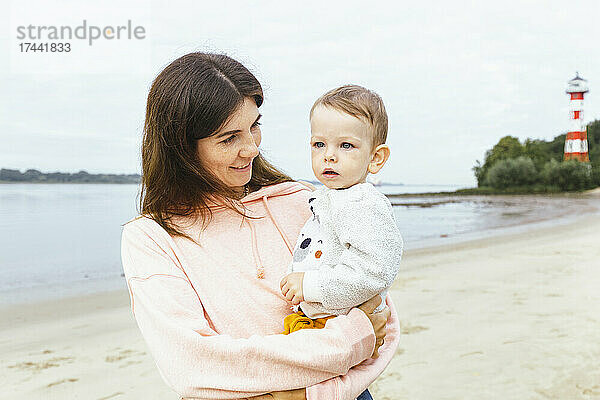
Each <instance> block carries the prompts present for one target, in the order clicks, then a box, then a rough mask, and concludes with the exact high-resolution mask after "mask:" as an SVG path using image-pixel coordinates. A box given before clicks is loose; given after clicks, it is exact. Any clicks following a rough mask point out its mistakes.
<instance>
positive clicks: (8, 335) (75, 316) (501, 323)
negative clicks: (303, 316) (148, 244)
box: [0, 216, 600, 400]
mask: <svg viewBox="0 0 600 400" xmlns="http://www.w3.org/2000/svg"><path fill="white" fill-rule="evenodd" d="M599 243H600V216H588V217H585V218H580V219H574V222H573V223H571V224H569V225H562V226H559V227H552V228H548V227H545V228H537V229H534V230H530V231H527V232H524V233H518V234H512V235H505V236H498V237H491V238H486V239H481V240H477V241H471V242H464V243H460V244H454V245H447V246H441V247H435V248H427V249H420V250H414V251H410V252H407V253H406V255H405V259H404V261H403V265H402V269H401V273H400V275H399V276H398V278H397V280H396V282H395V284H394V286H393V288H392V290H391V293H392V296H393V298H394V301H395V303H396V307H397V309H398V312H399V316H400V321H401V324H402V330H403V333H404V335H403V337H402V339H401V344H400V347H399V349H398V351H397V354H396V356H395V358H394V360H393V361H392V362H391V364H390V366H389V367H388V368H387V370H386V371H385V373H384V374H383V375H382V376H381V377H380V378H379V379H378V380H377V381H376V382H375V383H374V384H373V385H371V387H370V389H371V392H372V393H373V397H374V398H375V399H376V400H386V399H432V400H437V399H569V400H571V399H586V400H587V399H600V291H599V290H598V288H599V287H600V245H599ZM0 314H1V315H2V318H1V319H0V354H1V358H0V376H2V377H3V378H2V386H1V388H0V399H7V400H8V399H11V400H12V399H16V398H21V399H30V400H31V399H86V400H87V399H91V400H106V399H117V400H121V399H132V400H133V399H161V400H162V399H177V398H178V396H177V395H176V394H175V393H173V392H172V391H171V390H170V389H169V388H168V387H167V386H166V385H165V384H164V383H163V381H162V379H161V378H160V376H159V374H158V372H157V370H156V368H155V366H154V363H153V361H152V359H151V358H150V356H149V354H148V352H147V350H146V346H145V343H144V341H143V339H142V337H141V335H140V334H139V332H138V330H137V327H136V325H135V322H134V320H133V318H132V316H131V313H130V311H129V298H128V294H127V293H126V292H125V291H119V292H113V293H102V294H96V295H92V296H85V297H79V298H75V299H63V300H54V301H49V302H44V303H40V304H29V305H17V306H10V307H4V308H2V309H0Z"/></svg>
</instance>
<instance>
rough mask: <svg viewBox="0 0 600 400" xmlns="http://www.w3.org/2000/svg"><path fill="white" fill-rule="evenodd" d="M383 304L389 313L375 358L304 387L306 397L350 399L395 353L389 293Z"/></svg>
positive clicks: (309, 399) (397, 333)
mask: <svg viewBox="0 0 600 400" xmlns="http://www.w3.org/2000/svg"><path fill="white" fill-rule="evenodd" d="M386 304H387V306H388V307H389V308H390V311H391V315H390V318H389V320H388V323H387V324H386V329H387V334H386V336H385V343H384V344H383V346H381V347H380V348H379V357H378V358H376V359H373V358H369V359H367V360H366V361H364V362H362V363H360V364H359V365H357V366H355V367H353V368H351V369H350V370H349V371H348V373H347V374H345V375H343V376H338V377H335V378H332V379H328V380H326V381H324V382H321V383H318V384H316V385H313V386H309V387H307V388H306V399H307V400H330V399H339V400H354V399H356V397H357V396H358V395H359V394H361V393H362V392H364V391H365V389H366V388H367V387H369V385H370V384H371V383H373V381H375V379H377V377H378V376H379V375H381V373H382V372H383V371H384V369H385V368H386V367H387V366H388V364H389V363H390V361H391V360H392V358H393V357H394V355H395V354H396V349H397V348H398V344H399V343H400V323H399V320H398V314H397V313H396V308H395V306H394V303H393V302H392V298H391V296H390V295H389V294H388V296H387V297H386Z"/></svg>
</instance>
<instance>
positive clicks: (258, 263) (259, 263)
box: [244, 218, 265, 279]
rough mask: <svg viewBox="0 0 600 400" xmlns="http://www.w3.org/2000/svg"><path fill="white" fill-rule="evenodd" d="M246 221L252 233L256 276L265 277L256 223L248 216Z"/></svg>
mask: <svg viewBox="0 0 600 400" xmlns="http://www.w3.org/2000/svg"><path fill="white" fill-rule="evenodd" d="M244 221H246V223H247V224H248V226H249V227H250V235H251V236H252V255H253V256H254V266H255V267H256V277H257V278H258V279H264V278H265V267H264V266H263V263H262V260H261V259H260V254H258V245H257V244H256V230H255V228H254V225H252V224H251V223H250V221H249V220H248V219H247V218H244Z"/></svg>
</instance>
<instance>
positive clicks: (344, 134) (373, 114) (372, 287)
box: [281, 85, 403, 334]
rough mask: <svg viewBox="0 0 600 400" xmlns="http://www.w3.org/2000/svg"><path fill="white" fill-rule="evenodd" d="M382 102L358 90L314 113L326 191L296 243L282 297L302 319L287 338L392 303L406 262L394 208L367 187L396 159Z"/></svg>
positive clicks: (318, 167) (325, 99) (315, 156)
mask: <svg viewBox="0 0 600 400" xmlns="http://www.w3.org/2000/svg"><path fill="white" fill-rule="evenodd" d="M387 125H388V120H387V114H386V111H385V107H384V105H383V102H382V100H381V98H380V97H379V96H378V95H377V94H375V93H374V92H372V91H370V90H368V89H365V88H363V87H360V86H356V85H347V86H342V87H340V88H337V89H333V90H331V91H329V92H327V93H325V94H324V95H323V96H321V97H320V98H319V99H318V100H317V101H316V102H315V104H314V105H313V107H312V109H311V111H310V127H311V139H310V145H311V157H312V169H313V172H314V174H315V176H316V177H317V179H318V180H319V181H320V182H321V183H323V185H325V187H324V188H322V189H318V190H316V191H314V192H313V195H312V196H311V198H310V199H309V200H308V202H309V205H310V210H311V211H312V217H311V218H309V220H308V221H307V222H306V224H305V225H304V227H303V228H302V230H301V231H300V236H299V237H298V240H297V242H296V246H295V248H294V252H293V260H292V263H291V264H290V267H289V269H288V272H289V273H288V275H286V276H285V277H284V278H283V280H282V281H281V292H282V293H283V295H284V296H285V297H286V298H287V299H288V300H289V301H291V302H292V304H293V305H294V306H295V307H294V310H295V311H296V313H294V314H291V315H288V316H287V317H286V318H285V320H284V329H285V332H284V333H285V334H288V333H291V332H294V331H297V330H300V329H303V328H322V327H323V326H324V325H325V322H326V320H327V319H329V318H333V317H334V316H337V315H341V314H347V313H348V312H349V311H350V309H351V308H352V307H356V306H358V305H360V304H362V303H364V302H365V301H367V300H369V299H370V298H372V297H374V296H376V295H377V294H380V295H381V298H382V303H381V305H380V306H379V307H378V308H377V309H376V310H375V312H379V311H381V310H382V309H383V308H384V307H385V295H386V293H387V289H388V288H389V287H390V286H391V284H392V282H393V281H394V278H395V277H396V274H397V272H398V266H399V263H400V259H401V257H402V247H403V242H402V237H401V235H400V232H399V230H398V227H397V225H396V221H395V218H394V214H393V211H392V206H391V204H390V202H389V200H388V199H387V197H385V196H384V195H383V194H382V193H380V192H379V191H378V190H377V189H376V188H375V187H374V186H373V185H372V184H370V183H368V182H366V178H367V174H368V173H372V174H376V173H377V172H379V170H380V169H381V168H382V167H383V165H384V164H385V162H386V161H387V159H388V157H389V155H390V149H389V147H388V146H387V145H386V144H385V140H386V137H387Z"/></svg>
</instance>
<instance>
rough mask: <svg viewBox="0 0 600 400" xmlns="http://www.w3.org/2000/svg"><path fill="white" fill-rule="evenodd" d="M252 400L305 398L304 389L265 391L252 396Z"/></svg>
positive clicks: (303, 399) (293, 399)
mask: <svg viewBox="0 0 600 400" xmlns="http://www.w3.org/2000/svg"><path fill="white" fill-rule="evenodd" d="M252 400H306V389H296V390H285V391H283V392H272V393H267V394H263V395H261V396H256V397H252Z"/></svg>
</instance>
